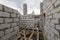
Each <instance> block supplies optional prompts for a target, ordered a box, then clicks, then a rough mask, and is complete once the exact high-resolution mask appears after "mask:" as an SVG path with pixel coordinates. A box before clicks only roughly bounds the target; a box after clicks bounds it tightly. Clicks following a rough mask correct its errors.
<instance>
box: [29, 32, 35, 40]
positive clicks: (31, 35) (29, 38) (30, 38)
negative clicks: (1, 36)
mask: <svg viewBox="0 0 60 40" xmlns="http://www.w3.org/2000/svg"><path fill="white" fill-rule="evenodd" d="M33 34H34V32H32V33H31V35H30V37H29V40H31V38H32V36H33Z"/></svg>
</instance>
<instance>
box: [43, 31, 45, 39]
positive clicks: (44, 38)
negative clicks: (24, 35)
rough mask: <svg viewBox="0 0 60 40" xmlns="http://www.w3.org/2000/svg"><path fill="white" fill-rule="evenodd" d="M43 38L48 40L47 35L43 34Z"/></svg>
mask: <svg viewBox="0 0 60 40" xmlns="http://www.w3.org/2000/svg"><path fill="white" fill-rule="evenodd" d="M43 38H44V40H46V35H45V33H44V32H43Z"/></svg>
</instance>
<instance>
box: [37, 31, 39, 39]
mask: <svg viewBox="0 0 60 40" xmlns="http://www.w3.org/2000/svg"><path fill="white" fill-rule="evenodd" d="M37 40H39V32H37Z"/></svg>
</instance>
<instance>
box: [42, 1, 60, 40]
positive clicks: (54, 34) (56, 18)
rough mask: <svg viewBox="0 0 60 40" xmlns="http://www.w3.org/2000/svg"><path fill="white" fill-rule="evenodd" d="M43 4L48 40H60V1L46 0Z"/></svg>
mask: <svg viewBox="0 0 60 40" xmlns="http://www.w3.org/2000/svg"><path fill="white" fill-rule="evenodd" d="M43 4H44V5H43V6H44V8H43V10H44V12H43V13H45V14H46V19H45V26H44V32H45V34H46V37H47V40H60V0H44V1H43Z"/></svg>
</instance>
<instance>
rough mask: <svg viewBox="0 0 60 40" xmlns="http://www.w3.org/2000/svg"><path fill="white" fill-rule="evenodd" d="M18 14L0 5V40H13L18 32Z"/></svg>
mask: <svg viewBox="0 0 60 40" xmlns="http://www.w3.org/2000/svg"><path fill="white" fill-rule="evenodd" d="M19 22H20V14H19V12H18V11H17V10H15V9H12V8H10V7H7V6H4V5H1V4H0V40H13V39H14V38H15V37H16V36H17V33H18V31H19Z"/></svg>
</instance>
